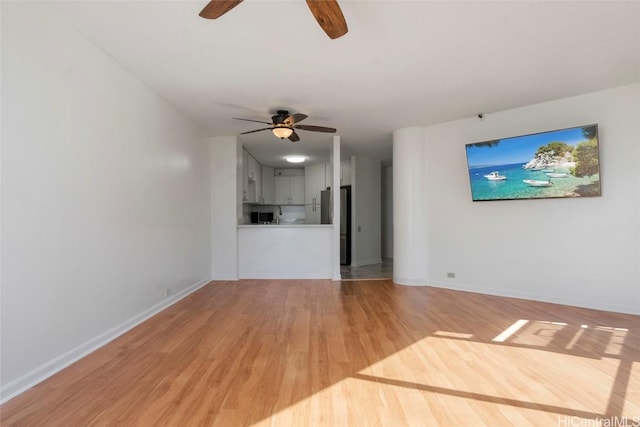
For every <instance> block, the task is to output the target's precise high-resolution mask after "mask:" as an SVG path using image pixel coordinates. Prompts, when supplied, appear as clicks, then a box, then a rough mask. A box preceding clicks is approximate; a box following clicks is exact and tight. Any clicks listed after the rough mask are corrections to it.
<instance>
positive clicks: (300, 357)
mask: <svg viewBox="0 0 640 427" xmlns="http://www.w3.org/2000/svg"><path fill="white" fill-rule="evenodd" d="M638 402H640V317H639V316H632V315H624V314H617V313H609V312H603V311H597V310H587V309H581V308H576V307H568V306H562V305H555V304H546V303H539V302H532V301H526V300H519V299H510V298H501V297H494V296H488V295H480V294H474V293H468V292H458V291H452V290H447V289H438V288H430V287H406V286H397V285H394V284H393V283H392V282H391V281H389V280H375V281H366V280H353V281H345V282H332V281H326V280H284V281H276V280H242V281H238V282H211V283H210V284H208V285H207V286H205V287H203V288H202V289H200V290H199V291H197V292H195V293H193V294H192V295H190V296H188V297H187V298H185V299H183V300H182V301H180V302H178V303H177V304H175V305H174V306H172V307H169V308H168V309H166V310H164V311H163V312H162V313H159V314H158V315H156V316H154V317H153V318H151V319H149V320H148V321H146V322H144V323H143V324H141V325H139V326H138V327H136V328H134V329H132V330H131V331H129V332H127V333H126V334H124V335H122V336H121V337H119V338H118V339H116V340H114V341H113V342H111V343H109V344H108V345H106V346H104V347H103V348H101V349H99V350H97V351H96V352H94V353H92V354H91V355H89V356H87V357H86V358H84V359H82V360H80V361H78V362H77V363H75V364H73V365H71V366H70V367H68V368H67V369H65V370H63V371H61V372H59V373H58V374H56V375H54V376H53V377H51V378H49V379H48V380H46V381H44V382H42V383H41V384H39V385H37V386H35V387H34V388H32V389H31V390H28V391H27V392H25V393H23V394H22V395H20V396H18V397H16V398H14V399H13V400H11V401H9V402H7V403H5V404H4V405H3V406H2V407H1V408H0V424H1V425H2V426H3V427H4V426H47V427H48V426H65V427H66V426H158V425H166V426H225V427H228V426H249V425H256V426H289V425H295V426H305V425H311V426H315V425H317V426H338V425H339V426H365V425H371V426H389V425H394V426H396V425H408V426H421V425H424V426H450V425H473V426H482V425H486V426H511V425H523V426H524V425H531V426H546V425H562V424H561V422H562V420H565V423H566V422H569V420H574V421H572V422H574V423H575V422H578V421H575V420H594V419H596V418H600V419H604V418H607V417H609V418H611V419H613V418H612V417H624V416H626V417H628V418H629V419H633V417H638V418H636V419H640V404H639V403H638ZM572 417H575V418H572Z"/></svg>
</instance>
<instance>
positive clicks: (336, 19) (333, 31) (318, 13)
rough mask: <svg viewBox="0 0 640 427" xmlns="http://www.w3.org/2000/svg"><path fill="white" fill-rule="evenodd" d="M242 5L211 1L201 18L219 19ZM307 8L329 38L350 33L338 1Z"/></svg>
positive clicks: (313, 2)
mask: <svg viewBox="0 0 640 427" xmlns="http://www.w3.org/2000/svg"><path fill="white" fill-rule="evenodd" d="M240 3H242V0H211V1H210V2H209V3H207V5H206V6H205V7H204V9H202V11H200V16H201V17H202V18H205V19H217V18H219V17H221V16H222V15H224V14H225V13H227V12H229V11H230V10H231V9H233V8H234V7H236V6H237V5H239V4H240ZM307 6H309V10H311V13H312V14H313V17H314V18H316V21H318V24H319V25H320V27H321V28H322V30H323V31H324V32H325V33H326V34H327V35H328V36H329V38H331V39H337V38H338V37H342V36H344V35H345V34H347V31H349V29H348V28H347V22H346V21H345V19H344V15H343V14H342V10H341V9H340V6H339V5H338V2H337V0H307Z"/></svg>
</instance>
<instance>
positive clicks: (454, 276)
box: [447, 272, 456, 279]
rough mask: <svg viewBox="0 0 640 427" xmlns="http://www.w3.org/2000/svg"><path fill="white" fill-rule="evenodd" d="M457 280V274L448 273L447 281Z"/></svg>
mask: <svg viewBox="0 0 640 427" xmlns="http://www.w3.org/2000/svg"><path fill="white" fill-rule="evenodd" d="M455 278H456V273H451V272H449V273H447V279H455Z"/></svg>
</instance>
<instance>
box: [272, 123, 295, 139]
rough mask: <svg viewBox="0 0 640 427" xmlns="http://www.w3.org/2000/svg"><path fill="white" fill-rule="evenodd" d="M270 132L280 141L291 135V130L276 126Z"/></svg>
mask: <svg viewBox="0 0 640 427" xmlns="http://www.w3.org/2000/svg"><path fill="white" fill-rule="evenodd" d="M271 132H273V134H274V135H275V136H276V137H278V138H280V139H285V138H289V137H290V136H291V134H292V133H293V129H291V128H290V127H286V126H276V127H274V128H273V129H271Z"/></svg>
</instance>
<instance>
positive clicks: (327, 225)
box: [238, 223, 333, 228]
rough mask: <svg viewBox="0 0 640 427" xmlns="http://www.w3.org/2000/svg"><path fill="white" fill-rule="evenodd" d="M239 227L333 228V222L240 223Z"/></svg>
mask: <svg viewBox="0 0 640 427" xmlns="http://www.w3.org/2000/svg"><path fill="white" fill-rule="evenodd" d="M238 228H333V224H287V223H284V224H283V223H280V224H239V225H238Z"/></svg>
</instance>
